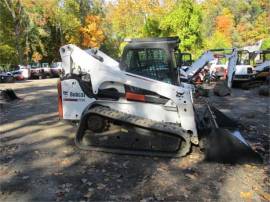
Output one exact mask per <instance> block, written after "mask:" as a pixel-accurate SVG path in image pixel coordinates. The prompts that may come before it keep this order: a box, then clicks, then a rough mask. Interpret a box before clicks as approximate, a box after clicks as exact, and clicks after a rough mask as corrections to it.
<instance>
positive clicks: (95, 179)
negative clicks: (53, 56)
mask: <svg viewBox="0 0 270 202" xmlns="http://www.w3.org/2000/svg"><path fill="white" fill-rule="evenodd" d="M56 81H57V80H56V79H45V80H33V81H31V80H29V81H23V82H17V83H12V84H0V89H5V88H12V89H14V90H15V91H16V93H17V95H18V96H19V97H20V98H21V99H20V100H17V101H13V102H9V103H5V104H2V105H1V106H0V107H1V108H0V109H1V112H0V115H1V117H0V118H1V129H0V133H1V134H0V139H1V142H0V152H1V156H0V162H1V163H0V201H3V202H4V201H143V202H147V201H269V200H270V194H269V186H270V182H269V177H268V176H269V171H268V160H267V159H268V155H267V154H268V153H269V147H268V146H269V134H270V131H269V130H270V129H269V101H270V100H269V98H268V97H260V96H258V94H257V90H256V89H254V90H249V91H244V90H240V89H233V91H232V95H231V96H228V97H216V96H211V97H210V98H209V100H210V101H211V103H213V104H214V105H215V106H216V107H217V108H219V109H220V110H222V111H223V112H224V113H226V114H227V115H229V116H232V117H234V118H235V119H236V120H238V121H240V123H241V124H242V125H243V126H244V127H243V131H244V132H245V137H246V139H247V140H248V141H250V142H251V143H252V145H253V146H254V147H256V148H257V149H258V150H259V151H260V153H261V154H263V155H264V160H265V163H264V164H263V165H250V164H244V165H224V164H218V163H208V162H205V161H204V160H203V154H202V153H201V152H200V151H199V150H198V149H197V148H194V150H193V152H192V153H191V154H190V155H188V156H187V157H185V158H182V159H169V158H149V157H139V156H128V155H114V154H106V153H98V152H85V151H80V150H78V149H77V148H76V147H75V146H74V143H73V137H74V133H75V131H76V127H75V126H73V125H70V124H68V123H66V122H63V121H61V120H59V119H58V117H57V96H56V95H57V90H56Z"/></svg>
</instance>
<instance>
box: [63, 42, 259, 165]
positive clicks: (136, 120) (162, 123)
mask: <svg viewBox="0 0 270 202" xmlns="http://www.w3.org/2000/svg"><path fill="white" fill-rule="evenodd" d="M178 43H179V40H178V39H177V38H161V39H154V41H153V39H151V40H149V39H136V40H133V41H131V42H130V43H129V44H128V45H127V46H126V48H125V49H124V52H123V56H122V58H121V62H120V63H118V62H116V61H115V60H113V59H112V58H110V57H109V56H107V55H106V54H104V53H103V52H101V51H100V50H93V49H91V50H87V51H84V50H81V49H80V48H78V47H76V46H75V45H66V46H63V47H61V48H60V54H61V58H62V62H63V69H64V75H63V77H62V78H61V79H60V81H59V83H58V96H59V97H58V109H59V115H60V116H61V117H62V118H63V119H65V120H73V121H74V120H77V121H79V126H78V130H77V133H76V137H75V143H76V145H77V146H78V147H79V148H81V149H85V150H94V151H104V152H114V153H120V154H135V155H150V156H163V157H182V156H185V155H187V154H188V153H189V152H190V151H191V147H192V145H199V143H200V141H202V140H204V142H205V141H206V144H204V145H205V148H206V150H207V154H209V159H210V160H218V161H223V160H222V159H220V158H219V157H220V156H222V158H224V156H227V157H228V156H229V157H231V158H230V159H234V160H238V159H239V157H237V155H238V154H240V153H241V152H242V153H244V154H245V155H247V156H252V158H253V159H254V157H256V158H255V159H257V158H259V157H258V154H257V153H256V152H254V151H253V150H252V149H251V147H250V146H249V145H248V144H247V143H246V141H245V140H244V139H243V138H242V136H241V135H240V134H238V133H237V135H234V134H232V135H231V133H229V135H228V136H227V137H226V138H222V137H224V134H227V133H228V132H227V130H225V132H224V128H223V127H226V128H227V129H230V127H231V126H232V125H231V124H229V125H228V126H226V121H225V122H222V121H220V120H219V116H220V114H219V112H217V113H216V112H215V108H212V107H210V106H208V107H207V110H206V111H205V112H204V114H203V116H199V115H198V114H197V112H196V111H195V110H194V106H193V97H192V91H191V88H190V87H189V86H188V85H190V84H185V83H182V82H180V79H179V76H178V75H177V69H176V68H174V67H175V66H176V62H175V57H174V52H175V50H176V49H178ZM220 130H222V131H223V133H222V134H221V136H219V135H218V134H215V135H214V137H213V133H214V131H220ZM207 134H209V136H207ZM210 134H211V135H210ZM225 136H226V135H225ZM209 137H211V140H213V141H214V142H215V143H214V144H218V143H217V142H219V141H222V140H224V142H223V144H222V147H219V145H216V146H215V152H214V153H213V152H211V146H210V147H209V144H207V143H209V142H210V141H209ZM220 138H221V139H220ZM213 146H214V145H213ZM224 147H226V149H224ZM237 149H239V150H237ZM224 151H226V152H224ZM230 151H233V152H235V151H237V152H238V153H237V155H236V154H235V153H234V154H232V153H231V152H230ZM231 155H235V158H234V156H231ZM245 157H246V156H245ZM241 158H242V156H240V159H241ZM224 159H226V158H224Z"/></svg>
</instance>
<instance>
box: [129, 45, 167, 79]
mask: <svg viewBox="0 0 270 202" xmlns="http://www.w3.org/2000/svg"><path fill="white" fill-rule="evenodd" d="M124 65H125V69H126V71H127V72H130V73H134V74H137V75H141V76H144V77H148V78H151V79H155V80H159V81H164V82H167V83H171V79H170V76H169V75H170V74H169V71H170V70H169V63H168V58H167V54H166V52H165V51H164V50H163V49H158V48H156V49H149V48H147V49H131V50H128V51H127V54H126V58H125V59H124Z"/></svg>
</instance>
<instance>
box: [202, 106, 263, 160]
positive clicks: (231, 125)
mask: <svg viewBox="0 0 270 202" xmlns="http://www.w3.org/2000/svg"><path fill="white" fill-rule="evenodd" d="M207 109H208V110H206V113H205V114H204V120H209V121H210V124H206V128H205V130H202V133H201V146H202V147H203V149H204V151H205V159H206V160H208V161H213V162H220V163H231V164H235V163H247V162H253V163H262V158H261V156H260V155H259V154H258V153H257V152H256V151H254V150H253V149H252V148H251V146H250V145H249V144H248V143H247V142H246V140H245V139H244V138H243V136H242V135H241V133H240V131H239V130H237V128H238V127H239V123H237V122H236V121H235V120H233V119H231V118H229V117H228V116H226V115H225V114H224V113H222V112H221V111H220V110H218V109H217V108H215V107H214V106H210V105H209V104H208V103H207ZM209 118H210V119H209ZM204 123H209V122H204Z"/></svg>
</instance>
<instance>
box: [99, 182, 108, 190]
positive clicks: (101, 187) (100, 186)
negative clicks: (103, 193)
mask: <svg viewBox="0 0 270 202" xmlns="http://www.w3.org/2000/svg"><path fill="white" fill-rule="evenodd" d="M105 187H106V185H105V184H102V183H98V184H97V189H99V190H101V189H104V188H105Z"/></svg>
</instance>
